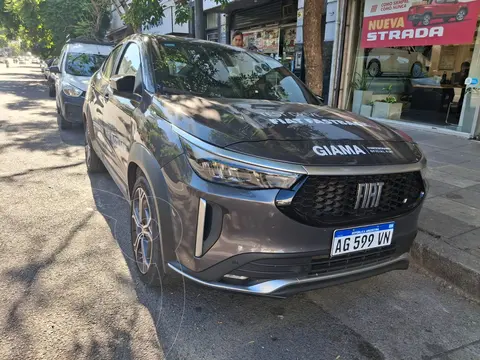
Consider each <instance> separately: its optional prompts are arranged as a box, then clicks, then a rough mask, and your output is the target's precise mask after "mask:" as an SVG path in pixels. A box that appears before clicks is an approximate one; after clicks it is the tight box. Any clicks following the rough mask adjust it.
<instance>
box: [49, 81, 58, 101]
mask: <svg viewBox="0 0 480 360" xmlns="http://www.w3.org/2000/svg"><path fill="white" fill-rule="evenodd" d="M56 95H57V94H56V91H55V85H52V84H49V85H48V96H50V97H51V98H54V97H55V96H56Z"/></svg>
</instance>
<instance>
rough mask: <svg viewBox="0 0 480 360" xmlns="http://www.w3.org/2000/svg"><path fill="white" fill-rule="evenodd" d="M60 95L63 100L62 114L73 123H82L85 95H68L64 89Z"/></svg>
mask: <svg viewBox="0 0 480 360" xmlns="http://www.w3.org/2000/svg"><path fill="white" fill-rule="evenodd" d="M60 97H61V101H62V106H61V109H62V115H63V117H64V118H65V120H67V121H68V122H71V123H82V120H83V119H82V109H83V104H84V103H85V97H84V96H83V95H82V96H79V97H73V96H68V95H65V93H64V92H63V91H62V92H61V94H60Z"/></svg>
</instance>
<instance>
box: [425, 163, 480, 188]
mask: <svg viewBox="0 0 480 360" xmlns="http://www.w3.org/2000/svg"><path fill="white" fill-rule="evenodd" d="M442 168H443V167H441V168H429V169H428V170H427V179H428V180H436V181H441V182H443V183H446V184H449V185H452V186H457V187H459V188H467V187H470V186H474V185H478V184H480V181H473V180H469V179H465V178H462V177H459V176H457V175H452V174H449V173H446V172H443V171H440V170H441V169H442Z"/></svg>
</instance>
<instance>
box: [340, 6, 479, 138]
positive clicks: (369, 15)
mask: <svg viewBox="0 0 480 360" xmlns="http://www.w3.org/2000/svg"><path fill="white" fill-rule="evenodd" d="M338 1H339V2H342V1H343V0H338ZM479 8H480V1H479V0H428V1H414V0H393V1H385V0H348V1H347V2H345V7H344V12H343V13H341V14H339V15H338V24H339V27H338V32H339V34H341V36H340V37H339V38H341V41H340V40H339V41H338V47H337V49H336V50H335V54H336V57H337V58H338V59H339V69H341V71H339V72H338V74H339V76H338V77H337V79H336V81H335V82H334V85H333V89H332V90H333V92H334V94H335V96H334V99H335V101H334V103H333V104H332V105H335V106H338V107H339V108H343V109H348V110H353V111H355V112H362V114H363V115H366V116H370V117H372V118H379V119H385V118H386V119H396V120H400V121H405V122H409V123H412V124H426V125H428V126H431V127H435V128H445V129H450V130H453V131H457V132H462V133H466V134H469V136H471V137H476V136H478V135H479V131H480V129H479V126H480V124H479V121H478V115H479V107H480V89H479V87H478V83H479V80H478V79H479V77H480V38H479V37H478V30H479V29H480V21H479ZM343 34H344V36H343ZM362 109H363V111H362Z"/></svg>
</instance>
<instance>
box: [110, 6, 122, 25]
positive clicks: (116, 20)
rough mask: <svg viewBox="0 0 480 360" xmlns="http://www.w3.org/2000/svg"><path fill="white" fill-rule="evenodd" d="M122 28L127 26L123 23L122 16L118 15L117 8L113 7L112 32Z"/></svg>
mask: <svg viewBox="0 0 480 360" xmlns="http://www.w3.org/2000/svg"><path fill="white" fill-rule="evenodd" d="M122 26H125V23H124V22H123V20H122V18H121V17H120V14H119V13H118V11H117V9H116V8H115V6H113V5H112V18H111V20H110V31H113V30H116V29H119V28H121V27H122Z"/></svg>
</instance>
